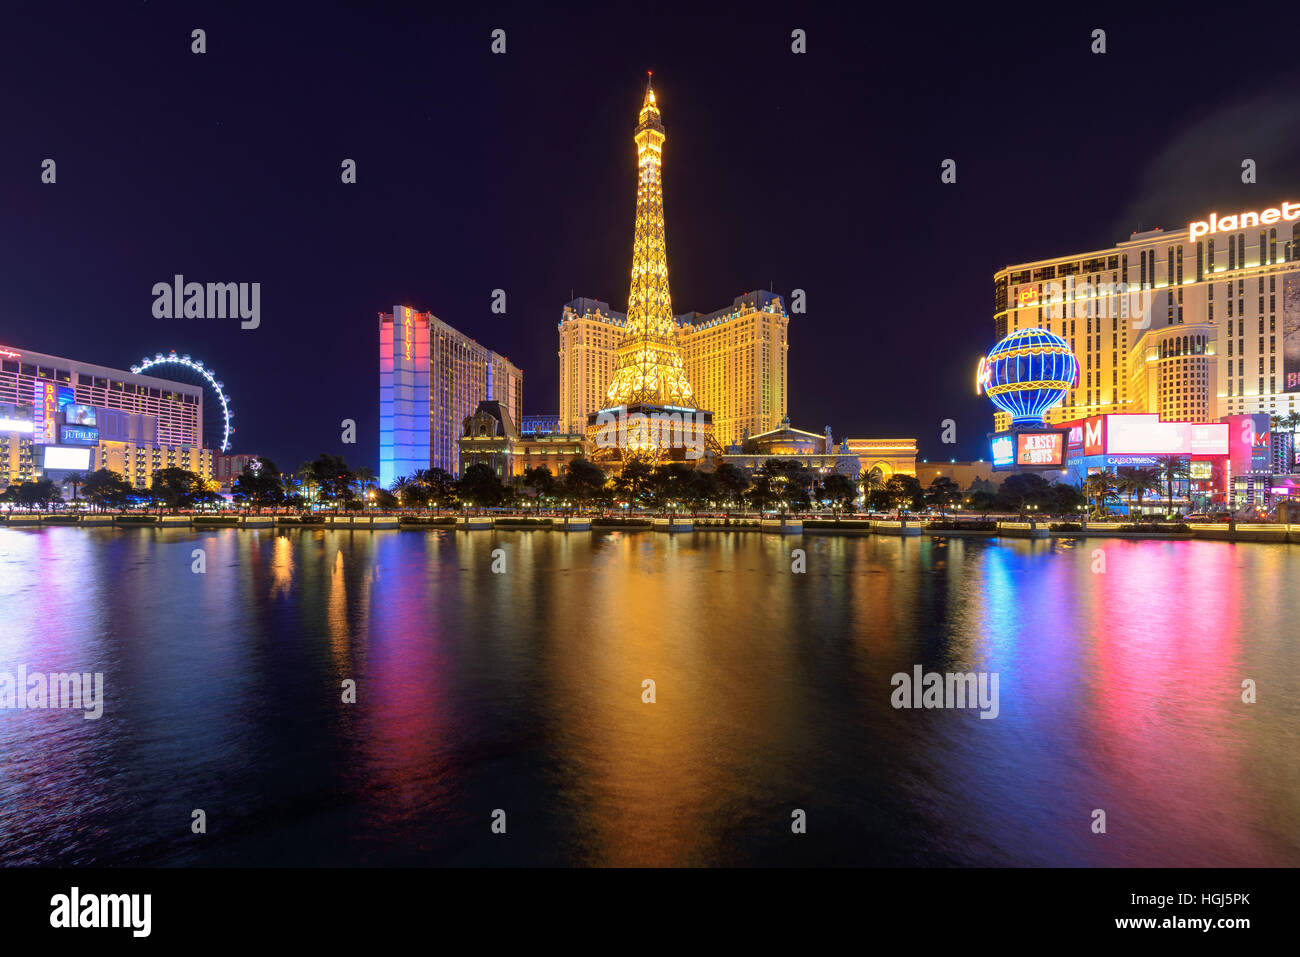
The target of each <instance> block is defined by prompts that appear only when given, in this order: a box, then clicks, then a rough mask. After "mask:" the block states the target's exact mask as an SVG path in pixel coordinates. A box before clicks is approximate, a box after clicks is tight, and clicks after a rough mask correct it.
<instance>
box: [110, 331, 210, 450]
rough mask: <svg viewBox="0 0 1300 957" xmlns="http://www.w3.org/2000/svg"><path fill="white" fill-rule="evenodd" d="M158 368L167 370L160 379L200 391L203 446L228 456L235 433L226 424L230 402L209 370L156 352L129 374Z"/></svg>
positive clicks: (195, 361)
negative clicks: (164, 367)
mask: <svg viewBox="0 0 1300 957" xmlns="http://www.w3.org/2000/svg"><path fill="white" fill-rule="evenodd" d="M158 366H168V367H169V368H168V369H167V370H166V374H164V375H163V376H162V378H166V379H174V380H176V381H178V382H186V383H188V384H189V385H198V386H202V387H203V393H204V394H203V412H204V415H203V446H204V448H209V449H215V450H217V451H219V452H229V451H230V434H231V433H232V432H234V431H235V430H234V428H233V427H232V426H231V424H230V420H231V419H232V418H233V417H234V413H232V412H231V411H230V400H229V398H227V396H226V390H225V387H224V386H223V385H222V384H221V383H220V382H219V381H217V377H216V376H215V375H213V374H212V370H211V369H209V368H208V367H207V366H205V365H204V364H203V363H202V361H200V360H198V359H191V358H190V357H189V356H186V355H177V354H176V353H175V352H170V353H168V354H167V355H163V354H162V353H161V352H159V353H155V354H154V356H153V357H152V358H150V357H149V356H145V357H144V358H143V359H141V360H140V362H139V364H138V365H133V366H131V371H132V372H134V373H136V374H137V375H139V374H140V373H143V372H147V371H148V370H150V369H153V368H155V367H158ZM172 367H174V368H172ZM155 374H158V373H155ZM214 408H215V409H220V410H221V415H220V416H217V415H213V414H212V413H211V411H209V410H211V409H214Z"/></svg>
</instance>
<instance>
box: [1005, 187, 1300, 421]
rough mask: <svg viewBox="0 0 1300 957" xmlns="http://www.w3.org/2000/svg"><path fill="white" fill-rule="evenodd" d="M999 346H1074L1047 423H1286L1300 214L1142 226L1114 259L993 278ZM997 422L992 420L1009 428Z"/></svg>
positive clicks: (1293, 363)
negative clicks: (1011, 336)
mask: <svg viewBox="0 0 1300 957" xmlns="http://www.w3.org/2000/svg"><path fill="white" fill-rule="evenodd" d="M993 301H994V304H993V323H994V335H995V338H996V339H998V340H1000V339H1002V337H1004V336H1005V335H1007V334H1008V333H1010V332H1014V331H1015V330H1017V329H1024V328H1027V327H1037V328H1042V329H1047V330H1049V331H1051V332H1054V333H1056V334H1057V335H1059V336H1062V337H1063V338H1064V339H1065V340H1066V341H1067V342H1069V343H1070V347H1071V349H1072V350H1073V351H1074V355H1075V358H1076V359H1077V360H1078V364H1079V379H1078V381H1077V382H1076V383H1075V386H1074V388H1073V389H1071V390H1070V392H1069V394H1068V395H1067V396H1066V398H1065V401H1064V402H1063V403H1062V404H1061V405H1059V406H1057V407H1056V408H1054V409H1052V410H1050V411H1049V412H1048V415H1047V420H1048V423H1049V424H1055V423H1058V422H1063V421H1068V420H1072V419H1079V418H1083V417H1085V416H1092V415H1099V414H1102V413H1108V412H1155V413H1159V414H1160V416H1161V417H1162V418H1164V419H1171V420H1183V421H1192V422H1214V421H1217V420H1219V419H1220V418H1222V417H1223V416H1226V415H1234V414H1239V413H1246V412H1262V413H1268V414H1271V415H1278V416H1283V415H1286V414H1288V413H1290V412H1294V411H1296V410H1297V403H1296V400H1297V398H1300V203H1296V202H1283V203H1281V204H1279V205H1277V206H1274V207H1270V208H1267V209H1252V210H1244V211H1241V212H1234V213H1227V214H1224V215H1220V214H1219V213H1218V212H1213V213H1207V214H1206V216H1205V218H1204V219H1201V220H1197V221H1195V222H1192V223H1189V224H1188V225H1187V227H1186V228H1183V229H1178V230H1168V231H1167V230H1163V229H1147V230H1144V231H1142V232H1136V233H1134V234H1133V235H1132V236H1130V237H1129V239H1128V240H1127V241H1126V242H1121V243H1118V244H1117V245H1115V246H1114V247H1112V248H1110V249H1101V250H1094V251H1092V252H1086V253H1074V254H1071V255H1068V256H1056V257H1052V258H1050V259H1042V260H1038V261H1037V262H1028V263H1019V264H1017V265H1014V266H1007V267H1006V268H1004V269H1002V270H999V271H998V272H997V273H996V274H995V275H994V279H993ZM1006 418H1007V417H1006V415H1005V414H1004V413H1001V412H999V413H997V414H996V415H995V416H994V421H995V427H996V428H997V429H999V430H1002V429H1005V428H1006V427H1007V424H1008V423H1007V421H1006Z"/></svg>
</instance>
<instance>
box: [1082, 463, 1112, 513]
mask: <svg viewBox="0 0 1300 957" xmlns="http://www.w3.org/2000/svg"><path fill="white" fill-rule="evenodd" d="M1084 489H1085V490H1086V493H1087V495H1088V498H1090V499H1091V500H1092V501H1094V502H1095V503H1096V505H1097V514H1098V515H1106V514H1107V511H1106V502H1107V501H1109V500H1110V499H1111V498H1112V497H1113V496H1114V495H1115V491H1116V486H1115V473H1114V472H1112V471H1110V470H1109V469H1102V470H1101V471H1100V472H1094V473H1093V474H1092V475H1089V476H1088V480H1087V481H1086V482H1085V483H1084Z"/></svg>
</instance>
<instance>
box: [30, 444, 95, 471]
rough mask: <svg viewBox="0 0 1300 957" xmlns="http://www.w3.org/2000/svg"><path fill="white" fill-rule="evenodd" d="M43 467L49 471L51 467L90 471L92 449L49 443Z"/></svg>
mask: <svg viewBox="0 0 1300 957" xmlns="http://www.w3.org/2000/svg"><path fill="white" fill-rule="evenodd" d="M41 467H42V468H43V469H45V471H47V472H48V471H50V470H51V469H66V470H71V471H74V472H86V471H89V469H90V449H88V448H71V447H68V446H63V445H47V446H45V461H44V464H43V465H42V466H41Z"/></svg>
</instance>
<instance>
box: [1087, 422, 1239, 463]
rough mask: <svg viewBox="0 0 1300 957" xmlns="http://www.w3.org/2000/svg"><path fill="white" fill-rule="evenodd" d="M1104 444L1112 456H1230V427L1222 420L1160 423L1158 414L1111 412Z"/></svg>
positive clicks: (1106, 426) (1106, 425)
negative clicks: (1118, 413)
mask: <svg viewBox="0 0 1300 957" xmlns="http://www.w3.org/2000/svg"><path fill="white" fill-rule="evenodd" d="M1105 419H1106V424H1105V430H1104V432H1105V436H1104V438H1105V445H1106V452H1107V454H1110V455H1227V454H1228V426H1227V425H1226V424H1225V423H1222V422H1161V421H1160V417H1159V416H1157V415H1148V414H1138V415H1108V416H1106V417H1105Z"/></svg>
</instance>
